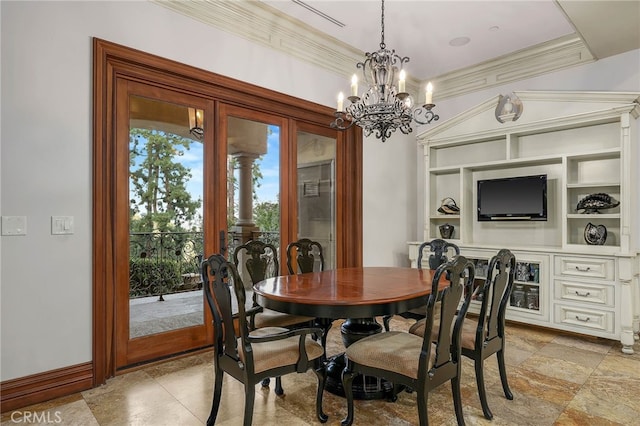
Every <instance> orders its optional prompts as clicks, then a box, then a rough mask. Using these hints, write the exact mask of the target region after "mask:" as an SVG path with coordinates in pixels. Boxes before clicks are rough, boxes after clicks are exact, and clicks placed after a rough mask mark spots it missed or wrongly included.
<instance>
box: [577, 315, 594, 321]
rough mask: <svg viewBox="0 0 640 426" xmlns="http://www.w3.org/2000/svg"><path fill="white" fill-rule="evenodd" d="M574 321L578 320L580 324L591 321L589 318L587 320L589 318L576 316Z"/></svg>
mask: <svg viewBox="0 0 640 426" xmlns="http://www.w3.org/2000/svg"><path fill="white" fill-rule="evenodd" d="M576 320H578V321H580V322H589V321H590V320H591V318H589V317H585V318H582V317H581V316H579V315H576Z"/></svg>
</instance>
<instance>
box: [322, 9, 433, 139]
mask: <svg viewBox="0 0 640 426" xmlns="http://www.w3.org/2000/svg"><path fill="white" fill-rule="evenodd" d="M381 11H382V13H381V27H382V31H381V37H380V49H379V50H378V51H376V52H373V53H366V54H365V56H366V59H365V60H364V62H358V64H357V65H356V66H357V68H359V69H361V70H362V75H363V77H364V81H365V83H366V84H367V86H368V89H367V90H366V91H365V92H364V93H363V94H362V97H360V96H358V78H357V76H356V75H355V74H354V75H353V77H352V79H351V96H349V97H348V98H347V99H348V100H349V102H350V104H349V105H348V106H347V107H346V108H343V106H344V95H343V94H342V92H340V94H339V95H338V108H337V111H336V112H335V117H336V119H335V120H334V121H333V122H332V123H331V127H332V128H334V129H338V130H347V129H349V128H351V127H352V126H353V125H354V124H357V125H358V126H360V127H362V129H363V130H364V135H365V136H370V135H371V134H372V133H374V132H375V136H376V137H377V138H378V139H382V142H384V141H386V140H387V138H389V137H390V136H391V133H392V132H395V131H396V129H400V131H401V132H402V133H404V134H405V135H408V134H409V133H411V132H412V131H413V129H412V128H411V123H412V121H415V122H416V123H418V124H429V123H431V122H432V121H437V120H438V119H439V118H440V117H439V116H438V115H437V114H435V113H434V112H433V108H434V107H435V104H434V103H433V86H432V85H431V83H429V84H427V88H426V92H425V103H424V104H423V105H422V106H421V107H417V108H415V109H414V108H413V98H412V96H411V95H409V93H407V92H406V91H405V87H406V81H405V79H406V74H405V71H404V69H403V65H404V64H405V63H407V62H409V57H407V56H404V57H401V56H399V55H397V54H396V51H395V50H388V49H387V47H386V44H385V43H384V0H382V8H381ZM398 68H399V70H398ZM398 71H400V72H399V73H398ZM396 74H397V77H396Z"/></svg>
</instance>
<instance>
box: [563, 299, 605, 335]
mask: <svg viewBox="0 0 640 426" xmlns="http://www.w3.org/2000/svg"><path fill="white" fill-rule="evenodd" d="M554 314H555V315H554V322H555V323H556V324H561V325H563V326H565V327H567V328H572V329H574V330H576V331H578V332H583V333H588V330H591V331H601V332H606V333H613V332H614V316H613V312H609V311H600V310H597V309H583V308H576V307H573V306H567V305H561V304H556V305H555V310H554Z"/></svg>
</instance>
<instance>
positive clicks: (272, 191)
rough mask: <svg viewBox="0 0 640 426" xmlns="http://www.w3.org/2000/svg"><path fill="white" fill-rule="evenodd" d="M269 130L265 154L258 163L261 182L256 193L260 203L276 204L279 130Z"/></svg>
mask: <svg viewBox="0 0 640 426" xmlns="http://www.w3.org/2000/svg"><path fill="white" fill-rule="evenodd" d="M269 129H270V130H271V132H270V134H269V135H268V136H267V153H266V154H265V155H264V156H263V157H262V160H260V161H259V162H258V164H259V165H260V171H261V172H262V176H263V180H262V184H261V185H260V188H258V189H257V193H258V199H259V200H260V201H272V202H276V201H278V194H279V193H280V187H279V182H280V163H279V160H280V128H278V127H276V126H269Z"/></svg>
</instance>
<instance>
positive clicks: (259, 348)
mask: <svg viewBox="0 0 640 426" xmlns="http://www.w3.org/2000/svg"><path fill="white" fill-rule="evenodd" d="M287 331H289V329H287V328H283V327H264V328H259V329H256V330H253V331H252V332H250V333H249V336H250V337H264V336H272V335H276V334H279V333H286V332H287ZM299 341H300V338H299V336H293V337H289V338H288V339H284V340H275V341H271V342H264V343H254V344H253V345H252V349H253V364H254V371H255V372H256V373H261V372H263V371H266V370H271V369H274V368H277V367H281V366H283V365H290V364H295V363H296V362H297V361H298V358H299V357H300V348H299V347H298V345H299ZM241 344H242V342H241V339H240V338H238V346H240V345H241ZM304 345H305V350H306V352H307V357H308V358H309V361H312V360H314V359H316V358H320V357H321V356H322V355H323V354H324V349H323V348H322V346H321V345H320V343H318V342H316V341H314V340H313V339H311V337H310V336H306V339H305V341H304ZM239 355H240V360H241V361H242V362H246V361H245V357H244V352H239Z"/></svg>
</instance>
